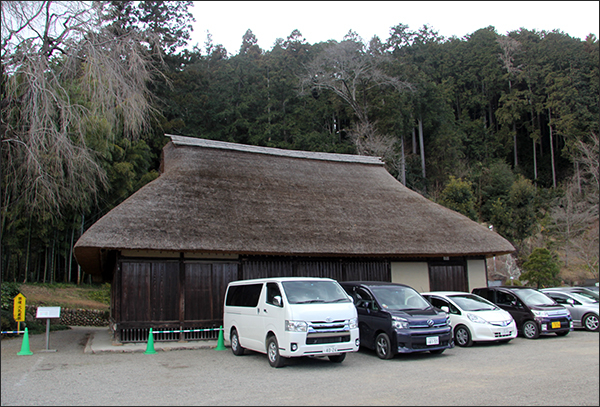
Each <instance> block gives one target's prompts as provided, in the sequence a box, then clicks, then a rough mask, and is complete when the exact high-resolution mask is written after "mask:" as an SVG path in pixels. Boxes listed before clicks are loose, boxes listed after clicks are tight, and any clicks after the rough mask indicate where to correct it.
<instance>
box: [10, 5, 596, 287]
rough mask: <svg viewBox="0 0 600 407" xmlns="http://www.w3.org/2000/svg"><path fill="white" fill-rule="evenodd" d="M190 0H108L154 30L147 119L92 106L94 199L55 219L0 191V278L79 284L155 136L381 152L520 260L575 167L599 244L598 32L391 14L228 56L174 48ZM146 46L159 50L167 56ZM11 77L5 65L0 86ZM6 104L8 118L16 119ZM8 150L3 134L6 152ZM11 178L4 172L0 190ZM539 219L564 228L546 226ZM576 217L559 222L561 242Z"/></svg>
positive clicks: (113, 9)
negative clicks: (368, 29)
mask: <svg viewBox="0 0 600 407" xmlns="http://www.w3.org/2000/svg"><path fill="white" fill-rule="evenodd" d="M176 3H177V4H176ZM188 3H189V2H162V1H145V2H141V3H140V5H139V6H138V7H137V8H136V6H134V2H108V3H107V4H108V5H110V7H108V6H107V8H106V10H107V16H106V24H111V27H112V29H113V32H114V33H115V35H117V34H118V33H121V32H128V30H132V29H135V28H136V27H137V29H149V28H152V27H154V28H157V30H158V31H157V32H156V34H158V36H159V39H157V40H156V41H157V42H155V43H152V44H148V46H147V48H148V50H147V52H148V55H153V57H152V58H154V59H153V61H154V62H153V63H154V65H155V68H156V69H157V70H159V71H160V73H161V75H160V76H155V77H154V78H152V79H151V80H150V81H149V82H148V83H147V86H148V89H147V90H148V91H149V92H150V93H151V94H152V96H153V99H152V103H153V107H154V111H155V115H154V116H153V122H152V126H151V128H147V129H146V130H145V131H144V132H143V134H142V135H141V137H140V138H138V139H131V138H127V137H126V132H125V131H124V128H123V127H121V128H117V127H115V126H114V125H110V126H109V125H108V124H107V123H106V122H105V121H104V120H103V119H101V118H99V117H96V118H90V120H95V121H94V122H93V123H91V124H93V125H90V126H87V128H88V131H87V133H86V135H85V144H86V146H87V147H88V148H89V150H90V151H91V153H92V156H93V158H94V162H95V163H96V164H97V165H98V166H99V167H100V168H101V169H102V171H103V174H104V176H105V180H106V186H105V187H104V188H103V187H102V186H101V185H100V183H99V181H97V182H96V183H97V184H98V185H97V190H98V192H97V194H96V195H97V196H96V199H95V200H94V199H91V197H89V196H83V195H85V194H82V196H79V197H78V196H70V197H69V202H70V204H67V205H65V206H64V209H63V210H62V211H61V213H60V215H59V216H54V215H55V214H50V213H47V214H42V215H40V216H37V217H32V216H31V215H30V213H29V212H28V211H27V210H25V204H24V203H22V202H19V201H16V200H14V199H12V198H11V197H10V196H8V197H7V196H4V197H3V205H2V214H3V215H2V259H1V261H2V279H3V280H9V281H27V280H33V281H43V282H54V281H70V282H72V281H78V282H79V281H80V275H79V273H78V272H77V271H76V270H77V265H76V263H75V261H73V259H72V255H71V248H72V244H73V243H74V242H75V241H76V240H77V238H78V237H79V236H80V235H81V233H83V231H85V230H86V229H87V228H88V227H89V226H91V225H92V224H93V223H94V222H95V221H96V220H97V219H99V218H100V217H101V216H103V215H104V214H105V213H106V212H107V211H109V210H110V209H112V208H113V207H115V206H116V205H118V204H119V203H120V202H122V201H123V200H124V199H126V198H127V197H128V196H129V195H131V194H132V193H133V192H135V191H136V190H137V189H139V188H140V187H141V186H143V185H144V184H145V183H147V182H149V181H151V180H152V179H155V178H156V177H157V176H158V170H159V164H160V162H159V161H160V154H161V149H162V147H163V146H164V145H165V143H166V142H167V141H168V140H167V139H166V138H165V137H163V135H164V134H165V133H169V134H179V135H185V136H192V137H202V138H207V139H214V140H223V141H229V142H236V143H245V144H252V145H259V146H269V147H278V148H284V149H298V150H309V151H322V152H337V153H362V154H376V155H380V156H382V157H383V159H384V160H385V162H386V165H387V168H388V171H389V172H390V173H391V174H392V175H393V176H394V177H396V178H397V179H398V180H400V181H401V182H403V183H405V185H406V186H407V187H409V188H411V189H413V190H415V191H417V192H420V193H422V194H424V195H425V196H427V197H429V198H431V199H433V200H436V201H437V202H439V203H441V204H443V205H446V206H448V207H450V208H452V209H454V210H457V211H458V212H460V213H463V214H464V215H465V216H468V217H469V218H471V219H473V220H476V221H478V222H481V223H487V224H491V225H493V228H494V230H495V231H497V232H498V233H500V234H501V235H503V236H504V237H506V238H507V239H509V240H510V241H511V242H513V244H515V246H516V247H517V248H518V250H519V253H521V255H522V256H525V255H526V253H527V252H529V251H531V247H530V246H531V245H532V244H533V243H531V242H532V241H533V240H532V239H533V237H535V236H538V237H539V236H542V238H544V239H548V240H552V239H554V240H556V239H555V237H556V235H555V234H556V233H558V232H557V230H558V229H560V228H562V229H560V230H563V229H564V225H565V224H568V221H566V220H564V219H567V218H566V217H567V215H568V214H566V212H565V210H562V212H560V211H559V212H560V216H561V217H560V219H559V218H558V216H559V215H558V212H557V211H556V210H553V208H554V207H555V206H556V205H562V206H561V208H563V209H564V208H568V205H566V204H565V200H564V199H562V200H560V199H559V198H560V197H562V196H564V195H565V191H567V189H566V188H563V186H564V185H567V183H569V182H570V183H573V182H574V180H576V179H577V180H579V181H578V182H579V184H578V185H579V190H581V191H582V192H581V194H582V195H578V197H577V202H578V204H577V205H579V206H577V212H578V213H586V214H589V216H588V217H587V218H586V222H590V224H591V225H594V224H595V225H596V228H595V229H592V231H594V230H595V232H594V233H595V235H594V236H593V238H594V239H596V240H597V230H598V228H597V224H598V212H597V209H596V211H594V210H593V208H594V205H595V207H596V208H597V204H598V200H597V191H598V189H597V188H598V186H597V182H598V180H597V173H598V169H597V168H598V161H597V160H596V161H594V160H593V159H592V160H590V159H589V157H590V155H589V154H588V155H586V154H584V153H583V152H584V151H588V150H586V147H587V146H592V150H591V151H593V146H594V140H596V144H595V145H596V147H595V148H596V151H597V135H598V134H599V123H598V117H599V92H600V86H599V73H598V66H599V62H598V54H599V48H598V41H597V39H596V38H595V36H593V35H590V36H588V37H587V38H586V39H585V41H581V40H579V39H576V38H572V37H570V36H568V35H566V34H564V33H562V32H558V31H551V32H546V31H541V32H538V31H535V30H527V29H525V28H522V29H520V30H517V31H513V32H510V33H508V34H507V35H500V34H498V33H497V32H496V29H495V28H494V27H485V28H481V29H479V30H477V31H475V32H473V33H472V34H470V35H467V36H465V37H463V38H456V37H453V38H444V37H442V36H440V35H439V34H438V33H437V32H436V31H435V30H434V29H433V28H432V27H428V26H423V27H421V28H420V29H418V30H411V29H410V28H409V27H408V26H406V25H404V24H398V25H396V26H394V27H391V29H390V37H389V38H388V39H386V40H381V39H379V38H376V37H375V38H372V39H371V40H370V41H368V42H365V41H363V40H362V39H360V38H359V37H358V36H357V35H356V33H354V32H352V31H349V33H348V35H346V37H344V39H343V40H342V41H341V42H337V41H335V40H329V41H326V42H321V43H315V44H309V43H308V42H307V41H306V40H305V39H304V38H303V36H302V33H300V32H299V31H298V30H293V31H292V32H291V33H290V34H289V35H288V36H287V37H285V38H280V39H278V40H277V41H276V42H275V44H274V45H273V47H272V49H270V50H263V49H261V48H260V47H259V46H258V45H257V38H256V36H255V35H254V34H253V32H252V30H250V29H248V30H247V31H246V33H245V34H244V36H243V37H242V38H240V44H241V45H240V49H239V50H238V53H237V54H235V55H232V54H231V53H229V52H228V51H227V50H226V49H225V48H224V47H223V46H222V45H221V44H214V43H213V41H212V38H211V36H210V34H208V35H207V40H206V43H205V47H204V49H203V50H201V49H199V48H198V47H195V48H193V49H192V50H189V49H186V50H181V51H177V49H178V47H180V46H181V45H182V44H183V43H184V42H185V40H187V39H188V38H189V36H188V32H187V30H188V29H189V21H190V20H189V19H190V17H191V15H190V14H189V13H187V5H188ZM159 28H160V29H159ZM153 47H160V48H161V51H162V63H161V62H160V61H159V59H160V58H158V57H156V55H157V54H156V53H153V51H156V49H153ZM159 54H160V53H159ZM3 64H4V60H3ZM11 75H12V74H11V73H9V72H7V71H5V70H3V77H2V80H3V83H4V82H5V81H6V80H8V79H9V78H10V77H11ZM315 75H316V76H315ZM319 75H320V76H319ZM72 84H73V83H66V84H65V86H67V85H69V86H70V85H72ZM71 91H72V93H73V96H74V97H80V99H81V100H82V101H85V100H87V99H86V97H85V95H81V94H79V93H78V89H75V88H73V89H72V90H71ZM2 98H3V103H4V102H5V99H4V98H5V95H4V94H3V95H2ZM6 102H7V103H8V101H6ZM2 115H3V116H2V119H3V123H5V122H10V121H11V120H15V118H14V117H5V110H3V113H2ZM122 126H123V125H122ZM3 132H4V133H3V141H4V139H5V138H6V137H8V135H7V134H6V133H5V130H4V127H3ZM582 146H583V147H582ZM5 153H6V149H5V147H4V143H3V150H2V157H3V160H4V158H5V157H7V156H6V154H5ZM596 155H597V153H596ZM593 156H594V155H593V154H592V155H591V157H593ZM586 157H587V158H586ZM3 165H4V161H3ZM594 171H595V172H594ZM594 174H595V177H596V178H595V180H594ZM16 182H17V180H15V179H11V178H10V177H8V176H7V175H6V174H5V173H3V177H2V188H3V190H9V189H7V187H8V186H12V185H14V184H15V183H16ZM590 185H591V186H590ZM594 186H595V187H594ZM578 193H579V192H578ZM594 194H595V195H596V198H595V199H594ZM557 202H560V203H557ZM590 208H592V210H590ZM552 216H554V218H553V219H554V220H552V219H550V218H551V217H552ZM549 217H550V218H549ZM548 224H556V225H558V226H560V227H559V228H558V227H555V228H551V227H550V228H546V229H544V231H543V233H542V232H541V231H542V227H541V226H543V225H548ZM584 229H585V228H581V230H578V231H577V236H574V235H573V234H570V235H566V234H563V236H562V237H561V239H558V240H556V241H557V242H558V243H560V245H561V246H560V247H557V249H560V248H561V247H564V245H567V243H566V241H572V240H573V239H576V238H579V237H581V236H583V235H584V234H585V233H587V232H588V231H589V230H587V229H586V230H584ZM594 239H592V240H594ZM588 240H589V239H588ZM596 240H594V241H596ZM573 241H574V240H573ZM573 244H574V243H573ZM578 244H579V243H578ZM572 246H573V245H572ZM573 250H574V249H571V251H573ZM586 250H587V249H586ZM588 252H589V251H588ZM588 252H586V253H587V254H586V256H587V257H588V260H586V262H587V263H586V264H587V266H586V267H587V268H588V270H591V273H592V274H593V273H595V276H597V275H598V272H597V268H598V261H597V258H598V255H597V251H596V252H594V251H593V250H592V251H591V252H589V253H588ZM561 253H562V252H561Z"/></svg>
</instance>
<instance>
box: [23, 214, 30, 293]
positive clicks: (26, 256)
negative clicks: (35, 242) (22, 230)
mask: <svg viewBox="0 0 600 407" xmlns="http://www.w3.org/2000/svg"><path fill="white" fill-rule="evenodd" d="M30 251H31V215H29V231H28V232H27V252H26V253H25V278H24V279H23V284H25V283H26V282H27V275H28V274H29V258H30V256H31V254H30Z"/></svg>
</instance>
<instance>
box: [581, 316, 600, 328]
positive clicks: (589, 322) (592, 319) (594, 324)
mask: <svg viewBox="0 0 600 407" xmlns="http://www.w3.org/2000/svg"><path fill="white" fill-rule="evenodd" d="M583 326H584V328H585V329H587V330H588V331H597V330H598V315H595V314H587V315H586V316H585V317H583Z"/></svg>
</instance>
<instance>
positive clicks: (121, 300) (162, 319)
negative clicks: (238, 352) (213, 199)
mask: <svg viewBox="0 0 600 407" xmlns="http://www.w3.org/2000/svg"><path fill="white" fill-rule="evenodd" d="M292 276H302V277H328V278H333V279H335V280H338V281H352V280H371V281H391V277H390V263H389V261H385V260H381V261H365V260H354V259H305V258H285V257H247V258H244V259H241V260H229V261H217V260H214V261H211V260H190V259H184V258H183V257H182V258H180V259H155V258H121V259H119V261H118V262H117V267H116V271H115V275H114V278H113V286H112V288H113V293H112V300H111V304H112V307H111V308H112V310H111V319H112V322H113V326H114V327H115V331H116V332H117V334H118V335H117V336H118V338H117V339H119V340H122V341H125V342H127V341H145V340H147V335H148V330H149V328H150V327H152V328H154V330H155V331H156V330H159V329H162V330H165V329H170V330H184V329H190V328H197V327H205V328H208V327H219V326H220V325H222V323H223V299H224V296H225V291H226V289H227V284H228V283H229V282H230V281H234V280H243V279H253V278H264V277H292ZM138 331H139V335H138V334H136V332H138ZM124 332H127V333H128V335H129V334H131V335H133V336H131V338H134V339H131V338H129V339H127V338H125V336H124V334H123V333H124ZM190 337H192V336H191V335H183V334H178V335H163V336H161V337H159V338H163V339H164V340H177V339H179V340H182V339H189V338H190ZM211 338H212V337H211Z"/></svg>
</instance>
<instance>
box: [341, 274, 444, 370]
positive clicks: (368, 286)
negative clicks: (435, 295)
mask: <svg viewBox="0 0 600 407" xmlns="http://www.w3.org/2000/svg"><path fill="white" fill-rule="evenodd" d="M340 285H341V286H342V287H343V288H344V290H346V292H347V293H348V294H349V295H350V296H351V297H352V299H353V300H354V305H355V306H356V310H357V313H358V328H359V331H360V345H361V346H363V347H366V348H369V349H372V350H375V352H376V353H377V356H378V357H379V358H381V359H392V358H393V357H394V356H395V355H396V354H398V353H411V352H430V353H435V354H440V353H442V352H444V350H446V349H449V348H453V347H454V340H453V337H452V327H451V325H450V317H449V316H448V314H446V313H445V312H443V311H441V310H439V309H436V308H434V307H433V306H432V305H431V304H430V303H429V302H428V301H427V300H426V299H425V298H423V296H422V295H421V294H419V293H418V292H417V291H416V290H415V289H413V288H411V287H409V286H407V285H404V284H395V283H388V282H381V281H371V282H368V281H346V282H340Z"/></svg>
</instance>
